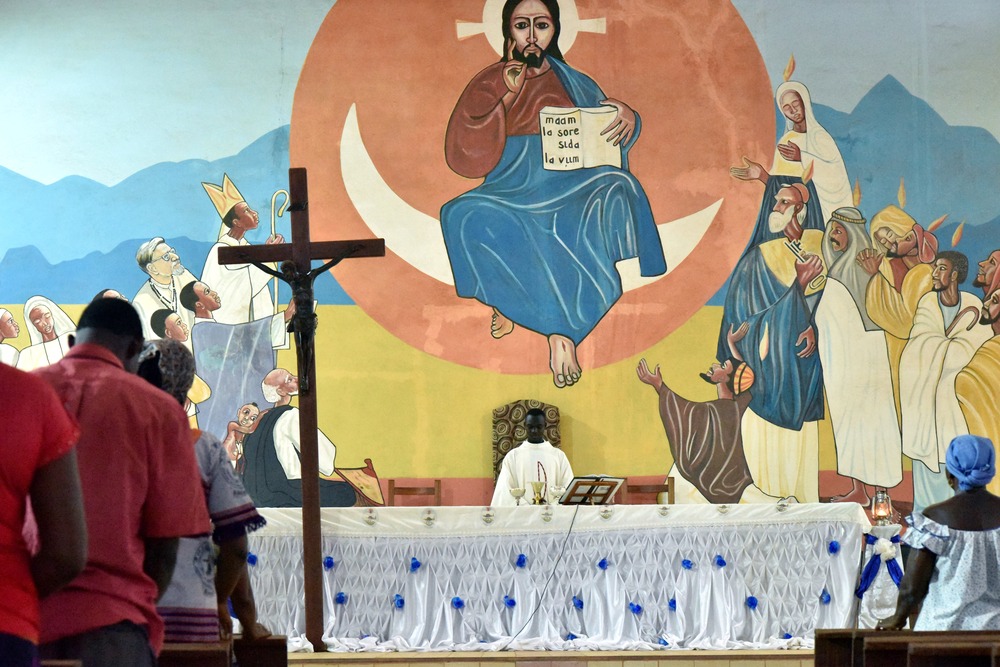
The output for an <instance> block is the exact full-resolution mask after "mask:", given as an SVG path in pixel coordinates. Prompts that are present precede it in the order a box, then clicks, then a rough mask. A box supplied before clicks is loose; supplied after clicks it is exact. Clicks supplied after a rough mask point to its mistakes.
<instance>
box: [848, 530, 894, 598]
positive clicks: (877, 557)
mask: <svg viewBox="0 0 1000 667" xmlns="http://www.w3.org/2000/svg"><path fill="white" fill-rule="evenodd" d="M889 541H890V542H892V543H893V544H899V535H893V536H892V539H891V540H889ZM876 542H878V538H877V537H875V536H874V535H872V534H871V533H869V534H868V535H865V543H866V544H869V545H874V544H875V543H876ZM881 564H882V555H881V554H877V553H873V554H872V557H871V558H869V559H868V563H867V564H866V565H865V569H864V570H862V571H861V581H860V582H859V583H858V590H856V591H854V594H855V595H856V596H858V598H859V599H860V598H862V597H864V594H865V592H866V591H867V590H868V589H869V588H870V587H871V585H872V582H874V581H875V577H877V576H878V571H879V566H880V565H881ZM885 569H887V570H889V576H890V577H891V578H892V583H894V584H896V588H899V582H900V581H901V580H902V579H903V568H901V567H900V566H899V554H897V555H896V557H895V558H893V559H892V560H887V561H885Z"/></svg>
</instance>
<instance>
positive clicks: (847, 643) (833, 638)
mask: <svg viewBox="0 0 1000 667" xmlns="http://www.w3.org/2000/svg"><path fill="white" fill-rule="evenodd" d="M864 632H866V631H865V630H856V629H854V628H835V629H834V628H831V629H826V630H816V644H815V649H814V653H815V664H816V667H862V666H863V665H864V664H865V663H864V634H863V633H864Z"/></svg>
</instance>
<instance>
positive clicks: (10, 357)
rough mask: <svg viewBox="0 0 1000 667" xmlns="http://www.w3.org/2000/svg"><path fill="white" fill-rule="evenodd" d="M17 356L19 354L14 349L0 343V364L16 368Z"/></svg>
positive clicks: (11, 346)
mask: <svg viewBox="0 0 1000 667" xmlns="http://www.w3.org/2000/svg"><path fill="white" fill-rule="evenodd" d="M18 355H19V352H18V351H17V348H16V347H14V346H13V345H8V344H7V343H0V364H7V365H8V366H17V357H18Z"/></svg>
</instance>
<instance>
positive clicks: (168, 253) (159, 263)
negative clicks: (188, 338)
mask: <svg viewBox="0 0 1000 667" xmlns="http://www.w3.org/2000/svg"><path fill="white" fill-rule="evenodd" d="M135 261H136V263H137V264H138V265H139V268H140V269H142V270H143V272H144V273H146V274H147V275H148V276H149V278H148V279H147V280H146V282H145V283H143V285H142V287H140V288H139V291H138V292H136V294H135V296H134V297H133V298H132V305H133V306H135V309H136V310H137V311H138V312H139V319H140V320H142V335H143V336H144V337H145V338H146V339H147V340H151V339H155V338H161V336H160V335H159V334H157V333H156V332H155V331H153V325H152V317H153V313H155V312H156V311H158V310H161V309H163V308H166V309H167V310H170V311H172V312H175V313H178V314H179V315H180V316H181V318H182V319H183V320H184V324H186V325H187V327H188V328H189V329H190V328H191V325H193V324H194V317H192V316H190V315H188V313H187V312H186V311H185V310H184V309H183V308H181V302H180V292H181V290H182V289H183V288H184V286H185V285H187V284H188V283H193V282H194V281H195V277H194V275H192V273H191V272H190V271H188V270H187V269H186V268H184V264H182V263H181V258H180V256H179V255H178V254H177V251H176V250H174V249H173V248H171V247H170V245H169V244H168V243H167V242H166V241H164V240H163V238H162V237H160V236H156V237H154V238H151V239H150V240H148V241H146V242H145V243H143V244H142V245H141V246H139V249H138V250H137V251H136V253H135Z"/></svg>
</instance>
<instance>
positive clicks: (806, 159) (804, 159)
mask: <svg viewBox="0 0 1000 667" xmlns="http://www.w3.org/2000/svg"><path fill="white" fill-rule="evenodd" d="M774 100H775V102H776V103H777V104H778V109H779V110H780V111H781V114H782V115H783V116H784V117H785V131H784V133H782V135H781V137H780V138H779V139H778V143H777V145H776V146H775V148H774V158H773V159H772V160H771V170H770V171H768V170H767V169H765V168H764V166H763V165H761V164H758V163H756V162H754V161H752V160H750V159H749V158H747V157H744V158H743V166H738V167H733V168H731V169H730V170H729V172H730V174H732V175H733V177H735V178H738V179H740V180H742V181H752V180H759V181H761V182H762V183H764V184H765V185H767V184H768V180H769V179H770V177H772V176H786V177H794V178H797V179H798V178H801V179H803V181H808V182H809V183H810V184H811V185H812V187H814V188H815V189H816V196H817V198H818V199H819V203H820V208H821V209H822V214H823V220H829V219H830V216H831V215H832V214H833V212H834V211H836V210H837V209H838V208H841V207H844V206H852V205H853V204H854V195H853V193H852V191H851V182H850V180H848V178H847V168H846V167H845V166H844V158H843V157H841V155H840V149H839V148H837V142H835V141H834V140H833V137H832V136H830V133H829V132H827V131H826V129H825V128H824V127H823V126H822V125H820V124H819V121H817V120H816V116H815V115H813V109H812V101H811V100H810V97H809V89H808V88H806V87H805V86H804V85H802V84H801V83H799V82H798V81H786V82H785V83H783V84H781V85H780V86H778V89H777V90H776V91H775V93H774ZM810 168H811V169H812V176H811V178H809V179H805V175H806V173H807V172H808V171H809V169H810ZM772 194H773V192H770V191H765V201H766V202H768V208H769V207H770V202H769V201H768V199H769V195H772Z"/></svg>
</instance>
